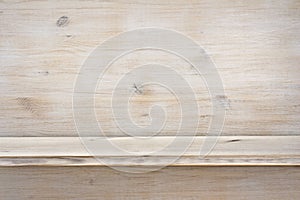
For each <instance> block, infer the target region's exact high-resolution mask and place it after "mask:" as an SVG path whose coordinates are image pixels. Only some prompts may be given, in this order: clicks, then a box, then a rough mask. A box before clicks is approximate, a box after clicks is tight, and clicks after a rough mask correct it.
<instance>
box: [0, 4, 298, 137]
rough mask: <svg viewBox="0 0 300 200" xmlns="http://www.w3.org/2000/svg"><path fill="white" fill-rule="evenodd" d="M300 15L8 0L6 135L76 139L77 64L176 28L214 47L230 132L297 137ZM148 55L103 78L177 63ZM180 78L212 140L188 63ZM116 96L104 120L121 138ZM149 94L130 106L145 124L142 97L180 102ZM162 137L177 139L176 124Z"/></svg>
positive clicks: (101, 100) (0, 17)
mask: <svg viewBox="0 0 300 200" xmlns="http://www.w3.org/2000/svg"><path fill="white" fill-rule="evenodd" d="M299 18H300V2H299V1H298V0H288V1H279V0H273V1H264V0H254V1H251V2H248V1H230V0H221V1H189V2H186V1H183V0H178V1H172V2H167V1H166V2H164V1H160V0H155V1H151V2H146V1H140V0H136V1H131V2H126V1H114V2H112V1H79V0H77V1H63V2H61V1H2V2H0V26H1V30H0V34H1V38H0V65H1V69H0V74H1V76H0V87H1V91H0V110H1V116H2V117H1V118H0V135H1V136H76V131H75V126H74V122H73V116H72V110H71V105H72V92H73V85H74V81H75V79H76V75H77V73H78V71H79V69H80V66H81V65H82V63H83V62H84V60H85V59H86V58H87V56H88V55H89V54H90V53H91V51H92V50H93V49H94V48H95V47H96V46H97V45H99V44H100V43H102V42H103V41H105V40H107V39H108V38H109V37H112V36H113V35H115V34H118V33H121V32H123V31H127V30H131V29H135V28H140V27H161V28H168V29H174V30H177V31H179V32H181V33H183V34H185V35H187V36H188V37H191V38H192V39H193V40H195V41H196V42H197V43H199V44H200V45H201V46H202V47H203V48H204V49H205V50H206V51H207V53H208V54H209V55H210V57H211V58H212V59H213V61H214V63H215V64H216V66H217V68H218V70H219V73H220V75H221V78H222V80H223V83H224V87H225V92H226V96H224V97H220V98H219V101H221V102H223V103H224V105H225V106H226V110H227V116H226V122H225V127H224V130H223V133H222V134H223V135H299V133H300V132H299V129H300V123H299V118H300V106H299V100H300V93H299V89H300V70H299V62H300V56H299V52H300V50H299V45H300V44H299V41H300V23H299ZM150 55H151V56H149V53H147V52H139V53H135V54H133V55H132V56H129V57H126V58H124V59H121V60H120V61H119V63H117V64H116V65H115V68H113V69H114V70H112V71H111V72H110V73H109V74H108V76H107V77H106V78H107V79H109V80H116V78H118V77H119V76H121V75H122V74H123V73H125V71H126V70H125V71H124V69H125V68H124V66H126V67H128V69H130V68H131V67H133V66H135V65H136V64H139V63H141V62H142V63H144V64H145V63H146V62H150V61H153V59H151V58H154V59H155V60H156V61H157V62H161V63H164V62H168V63H169V64H170V65H172V64H174V67H175V68H176V66H177V65H178V62H177V60H172V59H170V58H173V57H169V58H168V57H166V55H165V54H164V53H162V52H156V53H155V52H152V53H150ZM176 63H177V65H176ZM179 65H180V63H179ZM177 67H178V66H177ZM126 69H127V68H126ZM116 72H119V73H116ZM182 75H183V77H184V78H186V79H188V80H190V81H191V82H192V85H193V86H195V87H196V91H197V95H198V96H197V97H198V103H199V106H200V109H201V112H202V113H201V116H200V122H201V125H200V128H199V131H198V135H205V133H206V130H207V127H208V124H209V121H210V119H211V117H212V116H211V112H210V109H209V106H210V99H209V98H208V95H207V91H206V88H205V87H204V85H203V82H202V80H201V79H200V78H199V77H197V76H193V71H192V70H191V68H190V67H182ZM110 91H111V87H110V85H109V84H107V85H105V84H104V85H103V87H100V88H99V89H98V90H97V91H96V92H97V94H98V95H96V96H97V97H98V98H97V99H98V100H97V101H96V105H97V113H98V117H99V119H102V121H101V124H102V126H103V129H104V131H105V132H106V134H107V135H111V136H124V135H123V134H122V133H121V132H120V131H119V130H118V129H117V128H116V127H115V125H114V123H113V119H112V116H111V115H110V113H109V112H108V110H107V109H108V108H107V103H108V102H109V101H108V100H107V98H108V96H109V95H108V93H109V92H110ZM149 91H151V92H145V94H142V95H140V96H142V97H139V98H136V99H135V100H134V101H133V105H134V106H135V108H136V109H135V110H133V116H134V117H135V120H136V121H137V122H139V123H141V124H143V123H145V121H146V122H147V120H148V118H147V116H146V115H145V112H146V111H147V109H144V108H145V107H147V106H148V105H149V102H147V101H144V100H145V99H149V100H155V101H162V102H169V104H167V105H169V106H171V107H172V105H173V103H172V102H174V100H173V99H172V98H171V97H170V96H168V95H167V93H166V94H165V93H161V91H160V90H158V89H156V88H149ZM157 97H159V98H157ZM163 97H164V98H163ZM97 102H98V103H97ZM172 116H173V117H172V118H171V119H170V121H176V120H177V119H178V115H176V114H174V115H172ZM162 134H163V135H174V134H175V130H174V127H173V126H170V127H169V128H168V129H167V130H166V131H165V132H163V133H162Z"/></svg>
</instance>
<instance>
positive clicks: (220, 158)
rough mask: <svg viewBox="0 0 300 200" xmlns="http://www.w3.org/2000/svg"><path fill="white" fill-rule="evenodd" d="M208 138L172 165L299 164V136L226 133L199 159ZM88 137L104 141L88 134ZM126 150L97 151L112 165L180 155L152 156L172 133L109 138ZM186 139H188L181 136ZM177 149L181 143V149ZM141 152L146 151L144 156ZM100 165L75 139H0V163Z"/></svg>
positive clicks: (161, 162) (156, 161)
mask: <svg viewBox="0 0 300 200" xmlns="http://www.w3.org/2000/svg"><path fill="white" fill-rule="evenodd" d="M204 139H205V137H196V138H195V139H194V141H193V143H192V144H191V146H190V147H189V148H188V149H187V150H186V152H185V153H184V154H183V155H182V156H181V157H180V158H179V159H178V160H176V161H175V162H174V163H171V164H172V165H173V166H188V165H193V166H216V165H222V166H245V165H247V166H249V165H251V166H255V165H264V166H266V165H268V166H273V165H275V166H299V165H300V155H299V152H300V145H299V144H300V137H299V136H286V137H285V136H264V137H262V136H223V137H221V138H220V139H219V140H218V143H217V144H216V145H215V147H214V149H213V150H212V151H211V152H210V153H209V155H207V156H206V157H200V156H199V152H200V147H201V144H202V143H203V141H204ZM90 140H99V141H101V140H104V139H103V138H90ZM109 140H110V142H112V143H114V144H115V145H117V146H118V147H120V148H123V150H125V151H128V152H132V155H127V154H125V153H124V152H123V153H124V154H122V153H116V152H108V151H103V152H101V153H100V154H97V155H94V156H97V157H99V158H100V159H101V160H102V161H105V163H106V164H109V165H111V166H153V165H165V164H166V163H168V162H169V159H170V158H172V157H177V153H176V152H177V151H176V149H171V150H170V151H166V152H162V153H157V154H155V156H151V154H150V156H149V155H148V154H149V152H153V151H154V152H155V151H158V150H159V149H161V148H162V146H164V144H168V143H170V142H171V141H173V140H174V137H158V138H153V139H151V140H150V139H149V140H138V139H133V138H126V137H120V138H111V139H109ZM182 140H184V138H182ZM178 148H179V147H178ZM143 155H147V157H144V156H143ZM34 165H40V166H49V165H50V166H86V165H88V166H92V165H97V166H102V165H104V164H103V163H101V162H99V161H97V160H96V159H94V157H93V156H92V155H91V154H90V153H88V152H87V151H86V149H85V148H84V146H83V145H82V144H81V141H80V139H79V138H72V137H42V138H41V137H33V138H32V137H26V138H15V137H8V138H7V137H4V138H1V140H0V166H34Z"/></svg>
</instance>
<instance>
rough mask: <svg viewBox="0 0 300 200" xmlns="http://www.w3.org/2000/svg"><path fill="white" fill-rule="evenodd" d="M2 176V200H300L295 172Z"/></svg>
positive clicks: (299, 176)
mask: <svg viewBox="0 0 300 200" xmlns="http://www.w3.org/2000/svg"><path fill="white" fill-rule="evenodd" d="M0 172H1V173H0V195H1V199H4V200H15V199H16V200H17V199H22V200H23V199H24V200H26V199H28V200H29V199H30V200H44V199H45V200H52V199H53V200H54V199H55V200H56V199H60V200H66V199H88V200H99V199H138V200H141V199H178V200H179V199H180V200H181V199H197V200H198V199H216V200H235V199H236V200H240V199H249V200H253V199H257V200H260V199H261V200H263V199H264V200H266V199H272V200H282V199H289V200H297V199H299V196H300V168H295V167H168V168H165V169H162V170H160V171H157V172H152V173H146V174H126V173H120V172H117V171H114V170H112V169H109V168H105V167H56V168H53V167H11V168H5V167H1V168H0ZM8 183H9V184H8Z"/></svg>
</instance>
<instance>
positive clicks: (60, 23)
mask: <svg viewBox="0 0 300 200" xmlns="http://www.w3.org/2000/svg"><path fill="white" fill-rule="evenodd" d="M68 23H69V17H67V16H62V17H60V18H59V19H58V20H57V21H56V26H58V27H64V26H67V25H68Z"/></svg>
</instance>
